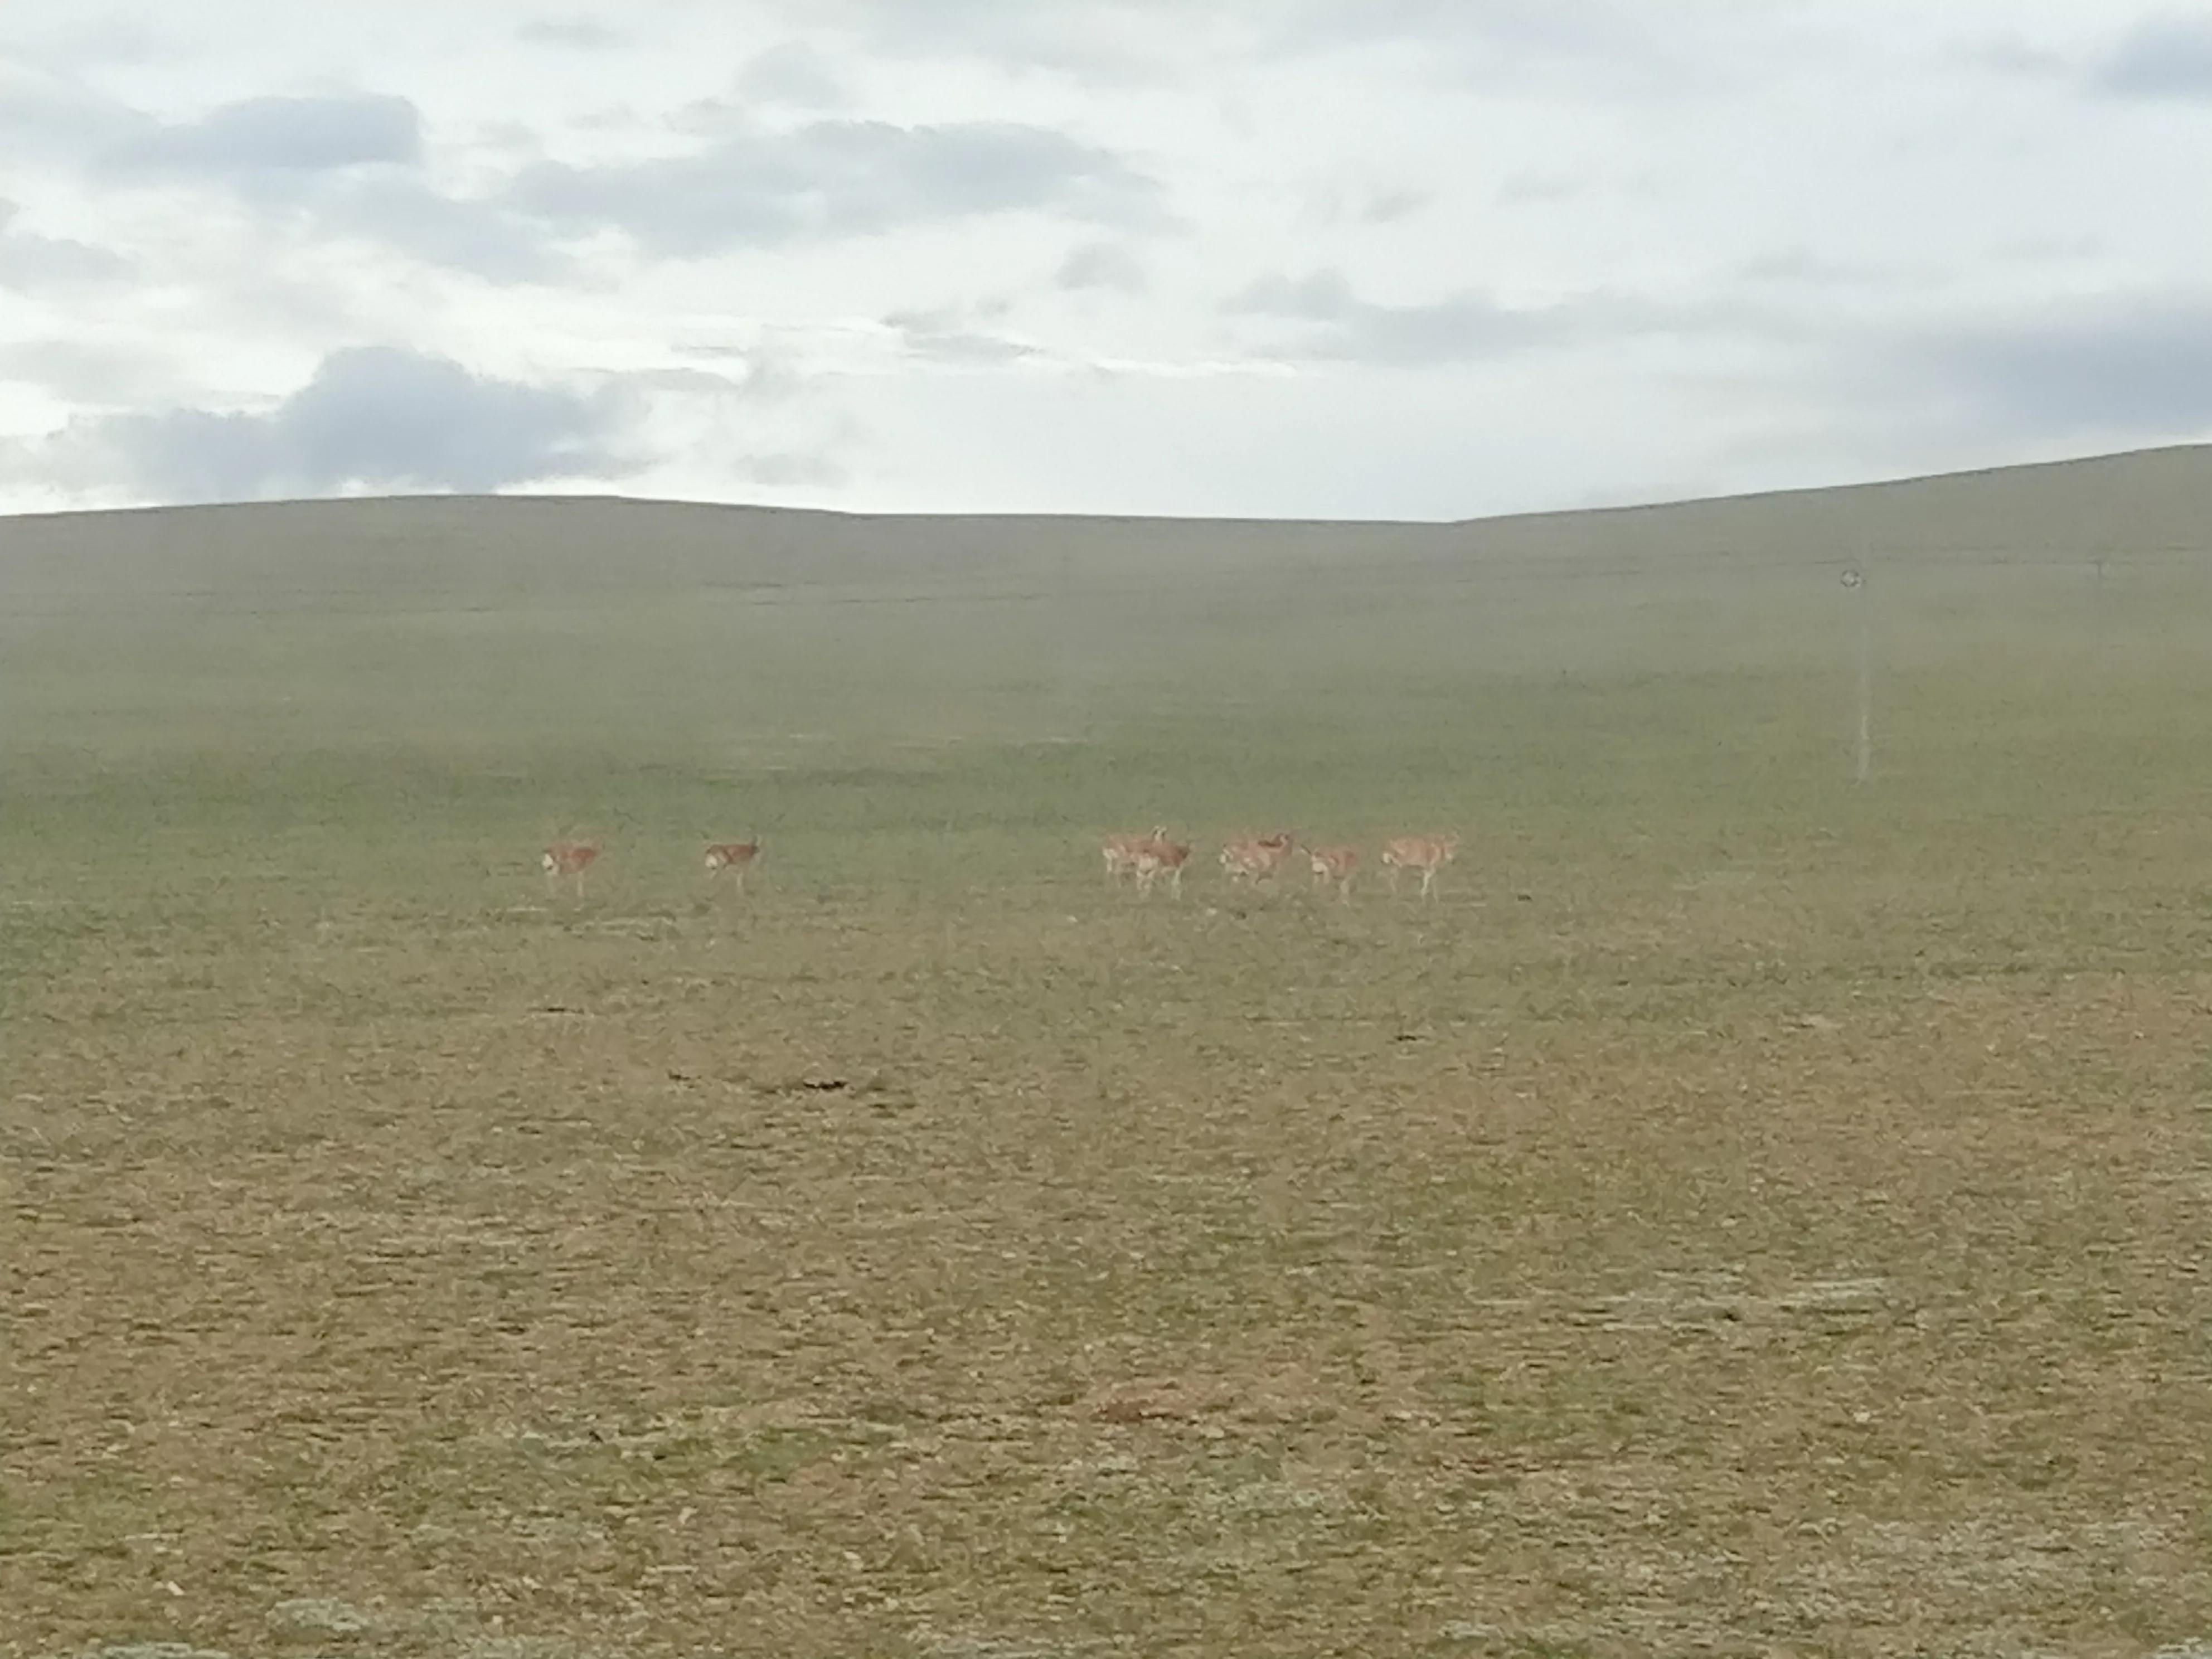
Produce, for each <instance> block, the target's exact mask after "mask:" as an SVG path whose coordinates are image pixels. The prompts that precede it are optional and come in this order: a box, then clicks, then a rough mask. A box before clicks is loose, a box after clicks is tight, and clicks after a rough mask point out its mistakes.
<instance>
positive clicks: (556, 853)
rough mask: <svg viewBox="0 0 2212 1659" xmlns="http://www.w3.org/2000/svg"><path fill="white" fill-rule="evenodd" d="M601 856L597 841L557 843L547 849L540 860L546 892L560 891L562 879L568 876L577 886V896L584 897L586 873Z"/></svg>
mask: <svg viewBox="0 0 2212 1659" xmlns="http://www.w3.org/2000/svg"><path fill="white" fill-rule="evenodd" d="M598 857H599V842H595V841H556V842H554V843H553V844H552V845H551V846H550V847H549V848H546V849H545V856H544V858H542V859H540V860H538V863H539V864H540V866H542V867H543V868H544V872H545V890H546V891H547V892H548V893H554V892H557V891H559V890H560V883H561V878H562V877H563V876H568V877H570V878H573V879H574V882H575V884H576V896H577V897H578V898H581V897H583V896H584V872H585V871H586V870H588V869H590V868H591V867H592V860H594V859H596V858H598Z"/></svg>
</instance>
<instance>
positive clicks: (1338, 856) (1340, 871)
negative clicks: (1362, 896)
mask: <svg viewBox="0 0 2212 1659" xmlns="http://www.w3.org/2000/svg"><path fill="white" fill-rule="evenodd" d="M1306 862H1307V863H1309V864H1310V865H1311V866H1313V876H1314V885H1315V886H1316V887H1318V888H1324V889H1325V888H1327V887H1328V884H1330V883H1331V882H1334V883H1335V884H1336V896H1337V897H1338V898H1340V899H1341V900H1343V901H1344V902H1345V903H1346V904H1349V903H1351V902H1352V872H1353V871H1355V870H1357V869H1358V867H1359V849H1358V848H1357V847H1309V848H1306Z"/></svg>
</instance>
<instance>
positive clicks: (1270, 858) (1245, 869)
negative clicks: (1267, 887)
mask: <svg viewBox="0 0 2212 1659" xmlns="http://www.w3.org/2000/svg"><path fill="white" fill-rule="evenodd" d="M1296 850H1297V844H1296V843H1295V842H1293V841H1292V840H1291V832H1290V831H1289V830H1287V829H1278V830H1276V831H1275V833H1274V834H1273V835H1272V836H1238V837H1237V839H1236V840H1235V841H1232V842H1229V843H1227V844H1226V845H1225V846H1224V847H1223V848H1222V849H1221V867H1222V868H1223V869H1224V870H1226V871H1227V872H1229V879H1230V880H1231V881H1249V882H1252V883H1254V884H1255V885H1256V884H1258V883H1260V882H1262V881H1267V880H1269V879H1271V878H1273V876H1274V875H1275V873H1276V872H1278V871H1279V870H1280V869H1281V868H1282V867H1283V866H1284V864H1285V862H1286V861H1288V860H1289V858H1290V856H1291V854H1292V853H1293V852H1295V851H1296Z"/></svg>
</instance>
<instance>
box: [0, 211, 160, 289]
mask: <svg viewBox="0 0 2212 1659" xmlns="http://www.w3.org/2000/svg"><path fill="white" fill-rule="evenodd" d="M18 213H19V210H18V208H17V206H16V204H15V203H13V202H9V201H0V289H15V290H16V291H18V292H27V291H29V290H31V289H42V288H64V287H77V286H82V285H83V284H87V283H113V282H119V281H121V280H122V279H124V278H125V277H126V276H130V275H131V262H130V261H129V260H128V259H125V258H124V257H123V256H122V255H121V254H119V253H116V252H112V250H110V249H107V248H104V247H94V246H92V245H91V244H90V243H88V242H76V241H70V240H68V239H67V238H65V237H57V236H41V235H39V234H37V233H36V232H34V231H27V230H19V229H17V228H15V219H16V217H17V216H18Z"/></svg>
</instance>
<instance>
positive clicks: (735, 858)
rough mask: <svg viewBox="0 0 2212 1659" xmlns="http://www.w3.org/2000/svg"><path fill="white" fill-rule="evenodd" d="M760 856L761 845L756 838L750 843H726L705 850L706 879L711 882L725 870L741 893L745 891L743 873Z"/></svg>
mask: <svg viewBox="0 0 2212 1659" xmlns="http://www.w3.org/2000/svg"><path fill="white" fill-rule="evenodd" d="M760 854H761V843H760V838H759V837H758V836H755V837H754V838H753V839H752V840H750V841H726V842H719V843H718V844H716V845H714V846H713V847H709V848H708V849H707V879H708V880H709V881H712V880H714V878H715V877H716V876H719V875H720V874H721V873H722V872H723V871H725V870H727V871H728V872H730V874H731V878H732V879H733V880H734V881H735V882H736V883H737V887H738V891H739V892H740V893H742V892H744V890H745V872H746V871H748V870H750V869H751V868H752V867H753V865H754V864H755V863H756V862H757V860H759V858H760Z"/></svg>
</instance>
